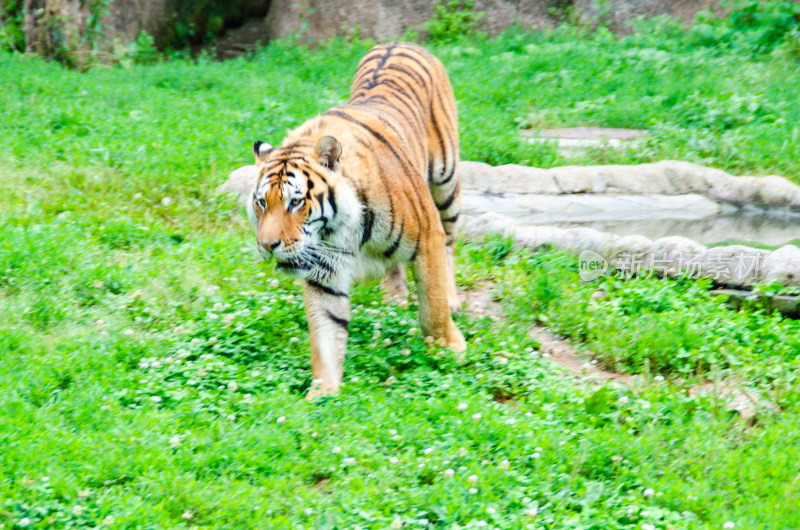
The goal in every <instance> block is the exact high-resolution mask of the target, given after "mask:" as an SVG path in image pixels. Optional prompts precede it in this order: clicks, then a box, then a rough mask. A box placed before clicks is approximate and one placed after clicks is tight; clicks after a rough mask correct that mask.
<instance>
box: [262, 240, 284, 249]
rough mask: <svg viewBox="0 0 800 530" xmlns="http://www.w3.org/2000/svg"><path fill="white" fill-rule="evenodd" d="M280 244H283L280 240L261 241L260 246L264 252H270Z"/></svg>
mask: <svg viewBox="0 0 800 530" xmlns="http://www.w3.org/2000/svg"><path fill="white" fill-rule="evenodd" d="M280 244H281V242H280V240H278V239H270V240H267V241H261V242H260V243H259V245H261V248H263V249H264V250H269V251H270V252H272V251H273V250H275V249H276V248H278V245H280Z"/></svg>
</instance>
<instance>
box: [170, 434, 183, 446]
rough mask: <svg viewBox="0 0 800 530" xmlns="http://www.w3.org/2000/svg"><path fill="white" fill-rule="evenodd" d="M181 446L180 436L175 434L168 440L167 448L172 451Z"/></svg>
mask: <svg viewBox="0 0 800 530" xmlns="http://www.w3.org/2000/svg"><path fill="white" fill-rule="evenodd" d="M180 445H181V437H180V435H178V434H176V435H175V436H173V437H172V438H170V439H169V446H170V447H172V448H173V449H177V448H178V447H180Z"/></svg>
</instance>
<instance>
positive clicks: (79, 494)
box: [78, 490, 92, 499]
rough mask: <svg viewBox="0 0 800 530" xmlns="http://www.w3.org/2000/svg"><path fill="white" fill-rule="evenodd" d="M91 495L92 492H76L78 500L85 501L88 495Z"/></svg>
mask: <svg viewBox="0 0 800 530" xmlns="http://www.w3.org/2000/svg"><path fill="white" fill-rule="evenodd" d="M91 494H92V492H91V491H90V490H80V491H79V492H78V498H79V499H86V498H88V497H89V495H91Z"/></svg>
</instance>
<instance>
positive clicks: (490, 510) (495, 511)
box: [486, 506, 497, 515]
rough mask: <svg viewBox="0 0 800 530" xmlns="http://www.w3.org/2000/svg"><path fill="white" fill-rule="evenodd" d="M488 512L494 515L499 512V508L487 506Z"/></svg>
mask: <svg viewBox="0 0 800 530" xmlns="http://www.w3.org/2000/svg"><path fill="white" fill-rule="evenodd" d="M486 513H488V514H489V515H492V514H494V513H497V510H495V509H494V508H492V507H491V506H489V507H488V508H486Z"/></svg>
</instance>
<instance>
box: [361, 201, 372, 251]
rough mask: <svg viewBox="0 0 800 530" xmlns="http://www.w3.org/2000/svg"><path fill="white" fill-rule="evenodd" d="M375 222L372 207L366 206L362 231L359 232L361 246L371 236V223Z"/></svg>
mask: <svg viewBox="0 0 800 530" xmlns="http://www.w3.org/2000/svg"><path fill="white" fill-rule="evenodd" d="M374 224H375V212H373V211H372V208H369V207H368V208H367V210H366V211H365V212H364V231H363V232H362V234H361V245H359V248H360V247H363V246H364V245H365V244H366V243H367V241H369V240H370V239H371V238H372V225H374Z"/></svg>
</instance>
